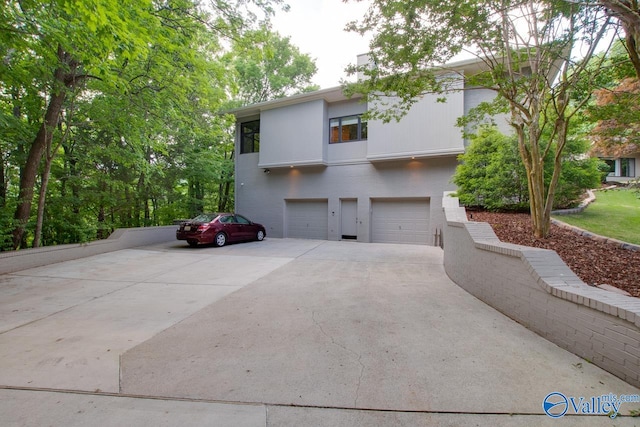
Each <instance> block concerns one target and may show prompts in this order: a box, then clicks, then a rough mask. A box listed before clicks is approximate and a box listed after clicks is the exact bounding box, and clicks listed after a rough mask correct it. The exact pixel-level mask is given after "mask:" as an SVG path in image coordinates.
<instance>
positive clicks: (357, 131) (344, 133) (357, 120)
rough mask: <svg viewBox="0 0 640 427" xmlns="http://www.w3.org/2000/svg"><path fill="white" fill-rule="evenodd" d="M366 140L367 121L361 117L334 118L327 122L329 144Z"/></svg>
mask: <svg viewBox="0 0 640 427" xmlns="http://www.w3.org/2000/svg"><path fill="white" fill-rule="evenodd" d="M365 139H367V121H366V120H364V119H363V118H362V116H361V115H359V114H358V115H353V116H344V117H336V118H333V119H330V120H329V143H330V144H337V143H340V142H351V141H362V140H365Z"/></svg>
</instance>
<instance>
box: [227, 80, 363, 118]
mask: <svg viewBox="0 0 640 427" xmlns="http://www.w3.org/2000/svg"><path fill="white" fill-rule="evenodd" d="M361 98H362V95H358V94H356V95H353V96H352V97H348V96H346V95H345V94H344V87H343V86H336V87H332V88H328V89H320V90H316V91H313V92H307V93H300V94H297V95H292V96H288V97H286V98H279V99H274V100H271V101H265V102H259V103H257V104H252V105H247V106H245V107H240V108H234V109H232V110H228V111H226V113H227V114H233V115H234V116H236V117H248V116H254V115H257V114H260V113H261V112H262V111H266V110H272V109H274V108H281V107H287V106H289V105H296V104H302V103H305V102H311V101H318V100H322V101H326V102H340V101H347V100H349V99H361Z"/></svg>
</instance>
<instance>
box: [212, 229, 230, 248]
mask: <svg viewBox="0 0 640 427" xmlns="http://www.w3.org/2000/svg"><path fill="white" fill-rule="evenodd" d="M214 242H215V244H216V246H224V245H225V244H226V243H227V235H226V234H224V233H223V232H220V233H218V234H216V238H215V240H214Z"/></svg>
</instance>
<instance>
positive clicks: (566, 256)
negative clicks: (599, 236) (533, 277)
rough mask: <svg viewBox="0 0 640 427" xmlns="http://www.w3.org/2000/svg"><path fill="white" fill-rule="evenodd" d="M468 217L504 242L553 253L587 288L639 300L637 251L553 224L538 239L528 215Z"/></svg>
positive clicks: (639, 257) (474, 214)
mask: <svg viewBox="0 0 640 427" xmlns="http://www.w3.org/2000/svg"><path fill="white" fill-rule="evenodd" d="M467 217H469V220H470V221H480V222H488V223H489V224H491V226H492V227H493V230H494V231H495V233H496V235H497V236H498V238H499V239H500V240H502V241H503V242H509V243H515V244H518V245H526V246H533V247H536V248H544V249H552V250H554V251H556V252H557V253H558V255H559V256H560V258H562V260H563V261H564V262H565V263H566V264H567V265H568V266H569V268H571V270H573V272H574V273H576V275H577V276H578V277H580V278H581V279H582V281H584V282H585V283H587V284H589V285H592V286H595V285H600V284H608V285H611V286H615V287H616V288H619V289H623V290H625V291H627V292H629V293H630V294H631V295H633V296H635V297H640V251H631V250H627V249H622V248H619V247H617V246H616V245H614V244H611V243H602V242H597V241H595V240H593V239H590V238H588V237H585V236H581V235H579V234H576V233H575V232H573V231H571V230H567V229H565V228H562V227H558V226H556V225H553V224H552V225H551V235H550V236H549V237H548V238H546V239H537V238H535V237H534V236H533V234H532V233H531V218H530V216H529V214H522V213H495V212H478V211H469V212H467Z"/></svg>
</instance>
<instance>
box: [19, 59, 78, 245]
mask: <svg viewBox="0 0 640 427" xmlns="http://www.w3.org/2000/svg"><path fill="white" fill-rule="evenodd" d="M58 61H59V63H60V66H59V67H58V68H56V70H55V71H54V73H53V83H52V89H51V98H50V99H49V104H48V105H47V111H46V112H45V115H44V120H43V122H42V124H41V125H40V129H39V130H38V133H37V134H36V137H35V139H34V140H33V143H32V144H31V148H30V149H29V154H28V156H27V160H26V162H25V167H24V169H23V170H22V174H21V176H20V191H19V195H18V206H17V208H16V214H15V217H14V218H15V220H16V226H15V227H16V228H15V229H14V230H13V248H14V249H18V248H19V247H20V246H22V245H23V243H24V242H23V240H24V232H25V229H26V226H27V222H28V221H29V216H30V215H31V204H32V203H33V188H34V186H35V183H36V177H37V175H38V169H39V167H40V161H41V160H42V155H43V154H44V151H45V149H46V148H47V147H48V146H49V145H50V144H51V139H52V137H53V131H54V129H55V128H56V125H57V124H58V120H59V118H60V113H61V111H62V105H63V103H64V100H65V98H66V95H67V89H68V88H69V87H72V86H74V85H75V84H76V83H77V80H76V75H75V71H76V69H77V67H78V65H79V64H78V63H77V62H76V61H74V60H73V59H72V58H71V56H70V55H69V54H68V53H67V52H65V51H64V49H63V48H62V46H58Z"/></svg>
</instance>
